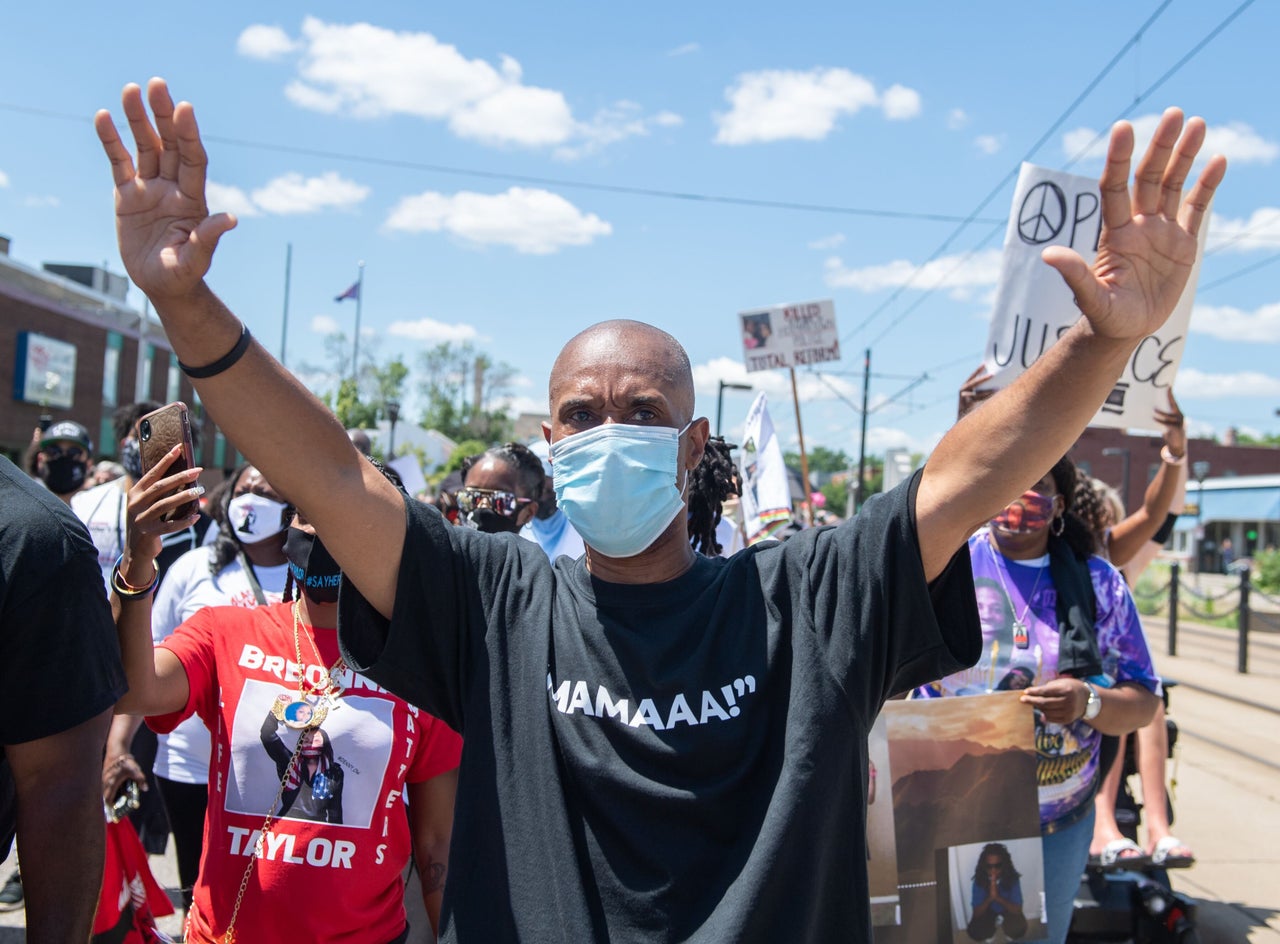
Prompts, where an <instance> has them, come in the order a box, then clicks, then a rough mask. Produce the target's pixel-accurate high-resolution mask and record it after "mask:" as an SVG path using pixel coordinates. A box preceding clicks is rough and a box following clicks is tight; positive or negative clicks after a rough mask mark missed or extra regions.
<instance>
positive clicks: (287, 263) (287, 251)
mask: <svg viewBox="0 0 1280 944" xmlns="http://www.w3.org/2000/svg"><path fill="white" fill-rule="evenodd" d="M292 271H293V243H285V248H284V317H283V318H282V319H281V321H280V365H281V366H282V367H283V366H284V365H285V359H284V348H285V342H286V340H287V339H288V337H289V273H290V272H292Z"/></svg>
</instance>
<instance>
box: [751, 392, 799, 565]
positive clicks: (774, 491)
mask: <svg viewBox="0 0 1280 944" xmlns="http://www.w3.org/2000/svg"><path fill="white" fill-rule="evenodd" d="M790 520H791V486H790V483H789V482H788V481H787V467H786V464H785V463H784V462H783V460H782V446H781V444H780V443H779V442H778V437H777V436H775V435H774V432H773V420H772V419H771V418H770V417H769V400H768V398H767V397H766V396H765V395H764V394H763V393H761V394H760V395H759V396H757V397H756V399H755V402H754V403H752V404H751V409H750V410H749V411H748V412H747V422H746V426H745V427H744V429H743V432H742V530H743V533H744V534H745V535H746V540H747V543H748V544H751V543H753V542H755V541H760V540H764V539H765V538H768V537H770V536H771V535H772V534H773V533H774V532H776V531H778V530H779V529H781V528H782V527H783V526H784V525H786V524H787V523H788V522H789V521H790Z"/></svg>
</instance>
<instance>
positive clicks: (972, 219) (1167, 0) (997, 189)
mask: <svg viewBox="0 0 1280 944" xmlns="http://www.w3.org/2000/svg"><path fill="white" fill-rule="evenodd" d="M1172 2H1173V0H1164V2H1163V3H1161V4H1160V6H1158V7H1157V8H1156V10H1155V12H1154V13H1152V14H1151V16H1149V17H1147V19H1146V21H1145V22H1144V23H1143V24H1142V25H1141V26H1139V27H1138V29H1137V30H1136V31H1135V32H1134V34H1133V35H1132V36H1130V37H1129V39H1128V41H1127V42H1125V44H1124V45H1123V46H1121V47H1120V50H1119V51H1118V52H1117V53H1116V54H1115V55H1114V56H1112V57H1111V60H1110V61H1109V62H1108V63H1107V64H1106V65H1105V66H1103V67H1102V70H1101V71H1100V72H1098V74H1097V75H1095V76H1094V77H1093V78H1092V79H1091V80H1090V81H1089V84H1088V85H1086V86H1085V87H1084V90H1083V91H1082V92H1081V93H1080V94H1079V95H1077V96H1076V97H1075V99H1074V100H1073V101H1072V102H1071V104H1070V105H1068V106H1067V107H1066V109H1065V110H1064V111H1063V112H1062V114H1060V115H1059V116H1058V117H1057V118H1056V119H1055V120H1054V122H1053V124H1051V125H1050V126H1049V128H1048V130H1046V131H1045V132H1044V133H1043V134H1042V135H1040V137H1039V138H1038V139H1037V140H1036V142H1035V143H1034V144H1032V145H1031V147H1029V148H1028V149H1027V150H1026V153H1024V154H1023V156H1022V157H1021V158H1020V159H1019V160H1018V161H1017V162H1016V163H1015V164H1014V165H1013V169H1012V170H1010V171H1009V173H1007V174H1005V176H1004V177H1003V178H1001V180H1000V182H999V183H998V184H996V185H995V186H994V187H992V188H991V190H990V192H988V193H987V195H986V196H985V197H983V198H982V200H980V201H979V202H978V205H977V206H976V207H974V209H973V211H972V212H971V213H970V214H969V216H967V217H966V218H965V220H964V221H963V222H962V223H961V224H960V225H959V226H957V227H956V228H955V229H954V230H953V231H952V232H951V235H949V236H948V237H947V238H946V239H944V240H943V241H942V244H941V245H940V246H938V248H937V249H935V250H934V251H933V253H932V254H930V256H929V258H928V259H926V260H925V262H924V264H923V265H921V266H919V267H918V268H917V269H916V271H915V272H913V273H912V274H911V276H910V278H908V279H907V281H906V282H904V283H903V284H902V285H900V286H898V288H897V289H895V290H894V292H893V293H892V294H891V295H890V296H889V297H888V298H886V299H885V300H884V301H883V302H881V303H880V304H879V305H877V306H876V307H875V308H874V309H873V310H872V312H871V314H869V315H867V317H866V318H864V319H862V321H860V322H859V323H858V324H857V325H856V326H855V327H854V329H853V330H852V331H850V332H849V333H848V334H846V335H845V336H844V338H842V339H841V340H842V341H844V342H848V341H849V339H850V338H852V337H853V336H854V335H856V334H857V333H858V332H860V331H862V330H863V329H864V328H866V327H867V326H868V325H870V324H871V322H873V321H875V320H876V319H877V318H878V317H880V315H881V314H883V313H884V311H885V310H886V309H887V308H888V307H889V306H890V305H892V304H893V303H894V302H895V301H897V300H898V299H899V298H900V297H901V296H902V293H903V292H905V291H906V290H907V289H908V288H909V287H911V286H912V285H913V284H914V283H915V280H916V277H917V276H918V275H919V274H920V273H921V272H922V271H924V267H925V266H927V265H928V264H929V263H930V262H933V261H934V260H936V259H937V258H938V257H939V256H941V255H942V254H943V253H944V252H946V251H947V249H948V248H950V246H951V244H952V243H953V242H955V240H956V238H957V237H959V235H960V234H961V233H963V232H964V231H965V230H966V229H968V228H969V225H970V224H971V223H976V222H979V220H978V214H979V213H981V212H982V211H983V210H984V209H986V206H987V204H988V203H990V202H991V201H992V200H994V199H995V198H996V197H997V196H998V195H999V194H1000V193H1002V192H1003V191H1004V188H1005V187H1006V186H1008V185H1009V183H1010V182H1011V181H1013V180H1014V179H1016V178H1017V176H1018V172H1019V170H1020V169H1021V167H1022V163H1023V161H1029V160H1031V158H1032V157H1033V156H1035V153H1036V152H1037V151H1039V150H1040V148H1041V147H1043V146H1044V144H1045V142H1047V141H1048V140H1049V139H1050V138H1051V137H1053V135H1054V133H1055V132H1056V131H1057V130H1058V129H1059V128H1061V127H1062V125H1063V124H1064V123H1065V122H1066V120H1067V119H1068V118H1069V117H1071V114H1072V113H1073V112H1074V111H1075V110H1076V109H1077V108H1078V107H1080V104H1081V103H1082V102H1083V101H1084V100H1085V99H1086V98H1087V97H1088V96H1089V94H1090V93H1091V92H1092V91H1093V90H1094V89H1095V88H1097V87H1098V85H1099V83H1101V82H1102V80H1103V79H1104V78H1106V77H1107V75H1109V74H1110V73H1111V70H1113V69H1114V68H1115V67H1116V66H1117V65H1118V64H1119V62H1120V60H1121V59H1123V58H1124V56H1125V54H1126V53H1127V52H1128V51H1129V50H1130V49H1132V48H1133V46H1134V45H1135V44H1136V43H1137V42H1138V41H1139V40H1140V39H1141V38H1142V34H1143V33H1145V32H1146V31H1147V29H1148V28H1149V27H1150V26H1151V24H1152V23H1154V22H1155V21H1156V20H1157V19H1158V18H1159V17H1160V15H1161V14H1162V13H1164V11H1165V10H1166V9H1168V8H1169V5H1170V4H1171V3H1172ZM1004 223H1005V221H1004V220H1001V221H1000V225H1004ZM972 252H973V251H972V250H971V251H970V253H969V254H968V255H966V256H965V257H964V258H963V259H962V260H961V262H964V261H967V260H968V258H969V256H970V255H972ZM945 277H946V276H945V275H944V276H942V277H940V278H939V279H938V280H937V282H936V283H935V284H934V285H933V286H931V287H929V288H926V289H924V291H926V292H931V291H935V290H936V289H937V288H939V287H940V286H941V284H942V282H943V281H944V279H945ZM910 310H911V311H914V310H915V308H914V307H913V308H912V309H910ZM905 317H906V316H905V315H903V316H901V317H899V318H898V319H897V320H896V321H895V322H894V325H895V326H896V325H897V324H900V323H901V321H902V318H905ZM886 333H887V332H882V333H881V334H880V337H883V336H884V334H886Z"/></svg>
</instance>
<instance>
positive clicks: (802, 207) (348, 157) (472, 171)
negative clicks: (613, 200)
mask: <svg viewBox="0 0 1280 944" xmlns="http://www.w3.org/2000/svg"><path fill="white" fill-rule="evenodd" d="M0 111H11V112H17V113H19V114H24V115H33V116H35V117H38V118H53V119H57V120H60V121H75V122H80V123H89V119H87V118H85V117H83V116H81V115H69V114H66V113H64V112H57V111H50V110H48V109H43V108H31V107H29V106H26V105H18V104H14V103H10V102H0ZM203 138H204V140H205V141H206V142H209V143H213V144H227V145H230V146H232V147H242V148H249V149H252V150H256V151H269V152H274V153H277V154H293V155H297V156H299V157H310V158H319V159H323V160H329V161H344V162H347V163H352V164H366V165H369V166H372V167H390V168H395V169H397V170H412V171H425V172H427V173H432V174H446V175H452V176H455V177H472V178H476V179H479V180H499V181H505V182H508V183H519V184H536V185H538V186H540V187H559V188H562V189H565V190H587V191H592V192H595V193H611V194H621V195H624V196H631V197H651V198H656V199H663V200H683V201H686V202H693V203H716V204H721V205H728V206H742V207H750V208H753V209H759V210H789V211H793V212H803V213H825V214H831V215H836V216H861V217H871V218H875V219H890V220H910V221H914V222H922V223H957V222H960V221H961V220H967V219H969V217H964V216H959V215H956V214H948V213H922V212H917V211H914V210H888V209H882V208H876V207H853V206H838V205H835V204H827V203H805V202H802V201H797V200H763V199H759V198H756V197H739V196H733V195H730V194H715V193H698V192H696V191H684V190H663V189H660V188H656V187H639V186H633V185H630V184H604V183H594V182H592V181H587V180H575V179H573V178H569V177H541V176H536V175H533V174H517V173H514V172H511V171H489V170H480V169H479V168H475V167H458V166H454V165H449V164H432V163H428V162H425V161H410V160H402V159H398V158H391V157H377V156H374V155H371V154H357V153H354V152H351V151H330V150H325V149H322V148H313V147H303V146H301V145H294V144H279V143H275V142H270V141H252V140H249V139H247V138H233V137H228V136H226V135H219V134H205V135H203ZM984 222H988V223H992V222H1003V221H1000V220H985V221H984Z"/></svg>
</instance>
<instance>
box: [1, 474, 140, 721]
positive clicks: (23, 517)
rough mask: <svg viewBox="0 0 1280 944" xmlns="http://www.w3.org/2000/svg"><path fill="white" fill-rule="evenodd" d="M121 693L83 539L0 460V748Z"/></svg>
mask: <svg viewBox="0 0 1280 944" xmlns="http://www.w3.org/2000/svg"><path fill="white" fill-rule="evenodd" d="M126 688H127V686H126V685H125V677H124V669H123V667H122V666H121V664H120V645H119V642H118V641H117V638H116V627H115V621H114V620H113V619H112V617H111V606H110V604H108V602H107V596H106V592H105V590H104V589H103V586H102V571H101V570H100V569H99V567H98V552H97V549H96V548H95V547H94V546H93V542H92V541H91V540H90V539H89V533H88V531H86V530H85V526H84V525H83V524H81V522H80V519H79V518H77V517H76V516H75V514H74V513H73V512H72V511H71V509H70V508H68V507H67V506H66V505H64V504H63V503H62V502H61V501H60V500H59V499H58V498H57V497H55V496H54V495H53V494H52V493H51V492H49V490H48V489H45V488H41V487H40V486H39V485H37V484H36V483H34V482H32V481H31V479H30V478H28V477H27V476H26V475H25V474H24V473H23V472H22V471H21V470H19V469H18V467H17V466H15V465H14V464H13V463H12V462H10V461H9V460H8V459H6V458H4V457H3V456H0V744H20V743H22V742H25V741H34V740H36V739H37V738H42V737H48V736H49V735H52V734H57V733H59V732H61V731H66V730H68V729H70V728H73V727H75V726H76V725H78V724H82V723H84V722H85V721H88V720H89V719H90V718H93V717H95V716H96V715H98V714H101V713H102V712H103V711H105V710H106V709H107V708H110V707H111V706H112V705H114V704H115V703H116V701H118V700H119V698H120V696H121V695H123V694H124V693H125V691H126Z"/></svg>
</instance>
